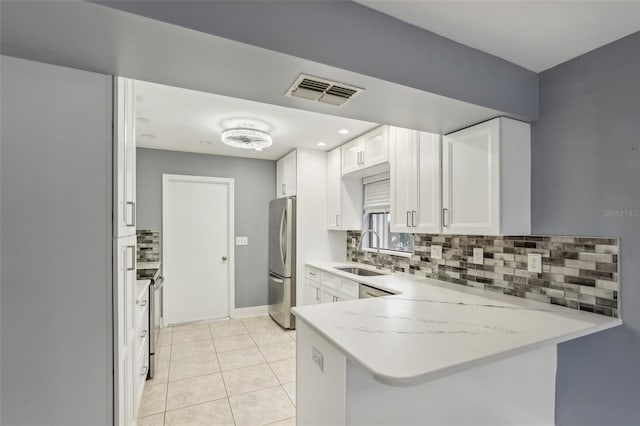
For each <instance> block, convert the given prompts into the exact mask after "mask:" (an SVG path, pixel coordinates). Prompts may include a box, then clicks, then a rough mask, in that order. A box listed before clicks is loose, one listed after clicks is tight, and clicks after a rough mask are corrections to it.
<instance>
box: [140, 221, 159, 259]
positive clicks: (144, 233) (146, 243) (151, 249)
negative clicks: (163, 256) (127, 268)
mask: <svg viewBox="0 0 640 426" xmlns="http://www.w3.org/2000/svg"><path fill="white" fill-rule="evenodd" d="M136 234H137V235H138V238H137V242H138V253H137V256H136V258H137V261H138V262H159V261H160V232H158V231H151V230H149V229H138V230H137V231H136Z"/></svg>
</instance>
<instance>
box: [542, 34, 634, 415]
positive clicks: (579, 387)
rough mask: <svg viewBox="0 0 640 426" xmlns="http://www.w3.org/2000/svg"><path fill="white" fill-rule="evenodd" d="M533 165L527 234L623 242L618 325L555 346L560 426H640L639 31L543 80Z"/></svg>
mask: <svg viewBox="0 0 640 426" xmlns="http://www.w3.org/2000/svg"><path fill="white" fill-rule="evenodd" d="M532 159H533V160H532V161H533V163H532V169H533V179H532V205H533V212H532V221H533V223H532V231H533V233H534V234H536V235H538V234H559V235H606V236H609V235H612V236H618V237H620V253H621V254H620V268H621V271H620V272H621V275H620V278H621V284H622V287H621V296H620V297H621V299H622V318H623V320H624V321H625V325H624V326H622V327H618V328H615V329H613V330H610V331H605V332H602V333H598V334H596V335H592V336H588V337H584V338H582V339H579V340H575V341H572V342H569V343H565V344H562V345H560V347H559V352H558V377H557V397H556V398H557V407H556V418H557V424H558V425H560V426H564V425H580V426H586V425H594V426H596V425H597V426H601V425H611V426H613V425H620V426H629V425H639V424H640V33H635V34H633V35H631V36H629V37H626V38H624V39H622V40H619V41H617V42H615V43H612V44H610V45H607V46H604V47H602V48H600V49H597V50H595V51H592V52H590V53H587V54H586V55H583V56H581V57H579V58H576V59H574V60H572V61H569V62H567V63H564V64H562V65H559V66H557V67H555V68H553V69H551V70H549V71H545V72H543V73H542V74H540V120H539V122H538V123H537V124H536V125H534V127H533V144H532ZM607 210H612V211H613V210H619V211H621V212H622V213H620V214H622V216H619V217H616V216H611V215H610V213H608V212H607ZM624 211H627V213H625V212H624Z"/></svg>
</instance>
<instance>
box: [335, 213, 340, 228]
mask: <svg viewBox="0 0 640 426" xmlns="http://www.w3.org/2000/svg"><path fill="white" fill-rule="evenodd" d="M336 226H340V215H339V214H337V215H336Z"/></svg>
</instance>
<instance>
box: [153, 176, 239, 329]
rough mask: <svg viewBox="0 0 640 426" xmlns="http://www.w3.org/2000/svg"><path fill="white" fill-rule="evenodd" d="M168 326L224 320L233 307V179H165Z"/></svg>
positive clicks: (165, 257)
mask: <svg viewBox="0 0 640 426" xmlns="http://www.w3.org/2000/svg"><path fill="white" fill-rule="evenodd" d="M162 243H163V244H162V265H163V273H164V277H165V285H164V289H165V290H164V291H165V292H164V295H165V296H164V297H163V308H164V309H163V312H164V318H163V322H164V325H171V324H180V323H188V322H195V321H203V320H210V319H216V318H225V317H227V316H229V314H231V313H232V311H233V310H234V308H235V303H234V294H235V291H234V287H235V286H234V259H233V254H234V179H228V178H215V177H202V176H183V175H169V174H163V176H162Z"/></svg>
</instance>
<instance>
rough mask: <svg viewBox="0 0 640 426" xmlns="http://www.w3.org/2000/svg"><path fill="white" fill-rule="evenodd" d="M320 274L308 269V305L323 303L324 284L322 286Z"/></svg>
mask: <svg viewBox="0 0 640 426" xmlns="http://www.w3.org/2000/svg"><path fill="white" fill-rule="evenodd" d="M319 280H320V273H319V272H317V271H315V270H312V269H310V268H307V278H306V282H307V304H308V305H316V304H318V303H321V292H322V284H320V281H319Z"/></svg>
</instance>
